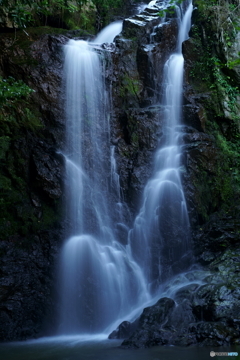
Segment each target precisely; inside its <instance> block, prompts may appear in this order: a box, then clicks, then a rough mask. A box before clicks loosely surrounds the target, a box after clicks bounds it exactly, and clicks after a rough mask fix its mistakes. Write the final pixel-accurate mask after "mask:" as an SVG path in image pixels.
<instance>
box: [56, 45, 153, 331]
mask: <svg viewBox="0 0 240 360" xmlns="http://www.w3.org/2000/svg"><path fill="white" fill-rule="evenodd" d="M64 50H65V65H64V74H65V78H64V84H65V92H66V101H65V109H66V113H65V116H66V140H67V144H66V150H65V158H66V199H67V220H68V223H69V234H70V237H69V238H68V240H67V241H66V242H65V244H64V246H63V249H62V254H61V259H60V262H61V263H60V283H61V304H60V305H61V314H60V321H59V333H61V334H74V333H97V332H103V331H104V329H105V328H106V327H108V326H109V325H110V324H111V323H113V322H114V321H116V320H117V319H118V318H121V317H124V316H126V315H127V314H128V313H130V312H132V311H133V309H134V308H135V306H136V305H137V306H140V304H141V303H144V302H145V301H146V300H147V299H148V291H147V288H146V284H145V279H144V277H143V274H142V271H141V268H140V267H139V265H138V264H137V263H136V262H135V261H134V260H133V258H132V257H131V256H130V255H129V254H128V249H127V247H126V246H125V245H126V244H125V245H124V244H122V243H121V241H119V239H118V235H117V231H116V229H115V227H116V224H114V221H115V219H116V218H118V221H119V224H120V225H124V224H121V221H122V220H121V206H122V204H121V198H120V186H119V177H118V174H117V171H116V162H115V157H114V147H112V148H111V147H110V139H109V137H110V136H109V116H108V110H109V102H108V97H109V96H108V93H107V91H106V88H105V85H104V82H103V76H102V71H103V69H104V67H103V66H102V63H101V61H100V58H101V56H100V55H99V48H98V51H95V49H94V44H92V43H87V42H85V41H81V40H79V41H74V40H70V41H69V42H68V44H67V45H66V46H65V47H64ZM114 199H115V203H114ZM125 232H126V231H125Z"/></svg>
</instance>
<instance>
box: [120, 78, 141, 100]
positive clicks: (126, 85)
mask: <svg viewBox="0 0 240 360" xmlns="http://www.w3.org/2000/svg"><path fill="white" fill-rule="evenodd" d="M140 92H141V83H140V80H139V79H138V78H132V77H130V76H129V75H127V74H125V75H124V76H123V78H122V80H121V86H120V96H121V97H125V96H129V95H130V96H136V97H139V95H140Z"/></svg>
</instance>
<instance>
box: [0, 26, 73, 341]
mask: <svg viewBox="0 0 240 360" xmlns="http://www.w3.org/2000/svg"><path fill="white" fill-rule="evenodd" d="M32 31H33V32H31V30H30V31H29V37H27V35H26V34H24V33H20V32H18V33H17V35H16V39H14V35H7V34H3V35H1V38H0V43H1V48H4V51H3V53H2V54H1V57H0V72H1V75H3V76H4V77H8V76H13V77H14V78H15V79H22V80H23V81H24V82H26V83H27V84H28V85H29V86H30V87H31V88H32V89H34V90H35V92H34V93H32V94H31V98H30V99H29V100H28V102H25V103H23V105H21V103H16V105H15V109H14V108H13V110H11V109H10V110H9V108H8V107H7V105H5V107H4V111H5V116H6V117H7V116H10V115H8V112H9V114H11V116H12V117H14V116H15V120H14V121H15V126H14V127H12V125H11V123H10V125H9V127H8V128H7V127H6V126H5V123H4V122H2V123H1V134H2V132H3V134H4V131H5V133H6V134H7V135H8V136H9V137H11V142H10V146H9V149H8V151H7V152H6V158H4V161H3V162H2V165H1V173H2V174H4V176H5V178H7V179H9V180H8V181H9V183H10V184H11V193H9V192H8V191H7V189H6V190H4V193H3V199H2V200H3V202H4V203H3V206H4V215H3V218H2V219H1V226H0V233H1V241H0V249H1V250H0V263H1V271H0V289H1V290H0V293H1V295H0V329H1V330H0V340H19V339H26V338H31V337H34V336H39V334H41V332H42V331H43V325H44V321H45V319H46V317H48V320H49V327H50V328H51V326H53V322H54V320H53V319H54V311H53V309H55V308H56V304H54V296H55V292H56V289H55V285H54V284H55V282H56V278H55V275H56V274H55V266H56V256H57V254H58V251H59V247H60V244H61V242H62V239H63V223H62V222H61V221H62V215H61V212H62V211H61V205H62V193H63V180H64V163H63V159H62V157H61V155H60V154H58V153H57V151H58V150H59V149H61V146H62V142H63V139H64V133H63V131H64V114H63V108H62V101H60V99H61V97H62V94H61V79H62V49H61V48H62V44H64V42H66V40H67V39H66V38H65V37H63V36H58V37H55V36H50V35H43V36H40V37H39V36H38V35H36V34H35V30H32ZM34 40H35V41H34ZM25 107H27V109H26V108H25ZM10 111H12V112H11V113H10ZM28 115H29V116H28ZM27 116H28V117H27ZM25 119H27V120H25ZM26 121H28V122H26ZM4 126H5V127H4ZM16 129H17V131H16ZM11 164H12V165H11ZM1 186H4V185H2V183H1ZM11 194H12V195H11ZM9 198H10V199H11V200H10V204H9Z"/></svg>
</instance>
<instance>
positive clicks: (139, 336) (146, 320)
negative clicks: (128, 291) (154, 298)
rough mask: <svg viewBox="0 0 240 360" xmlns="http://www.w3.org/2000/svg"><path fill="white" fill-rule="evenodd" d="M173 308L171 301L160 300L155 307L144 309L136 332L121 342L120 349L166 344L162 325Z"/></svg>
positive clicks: (173, 303)
mask: <svg viewBox="0 0 240 360" xmlns="http://www.w3.org/2000/svg"><path fill="white" fill-rule="evenodd" d="M174 307H175V302H174V301H173V300H172V299H169V298H162V299H160V300H158V302H157V303H156V304H155V305H153V306H150V307H147V308H145V309H144V310H143V313H142V315H141V316H140V318H139V323H138V327H137V329H136V331H135V332H134V333H133V334H132V335H131V336H130V338H129V339H127V340H124V341H123V343H122V345H121V347H124V348H130V347H131V348H141V347H150V346H153V345H164V344H166V343H168V341H167V337H166V336H165V334H164V329H163V325H164V324H165V322H166V321H167V320H168V317H169V316H170V314H171V313H172V311H173V308H174ZM166 335H167V336H168V334H166Z"/></svg>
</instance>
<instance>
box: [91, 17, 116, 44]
mask: <svg viewBox="0 0 240 360" xmlns="http://www.w3.org/2000/svg"><path fill="white" fill-rule="evenodd" d="M122 23H123V22H122V21H114V22H113V23H111V24H110V25H108V26H106V27H105V28H104V29H102V30H101V31H100V33H99V34H98V35H97V36H96V38H95V39H94V40H93V42H94V43H96V44H103V43H112V42H113V40H114V38H115V37H116V36H117V35H118V34H119V33H120V32H121V31H122Z"/></svg>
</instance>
